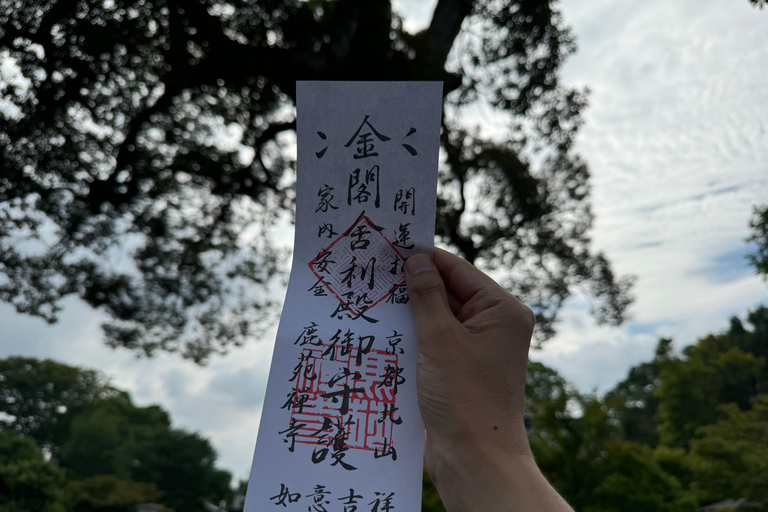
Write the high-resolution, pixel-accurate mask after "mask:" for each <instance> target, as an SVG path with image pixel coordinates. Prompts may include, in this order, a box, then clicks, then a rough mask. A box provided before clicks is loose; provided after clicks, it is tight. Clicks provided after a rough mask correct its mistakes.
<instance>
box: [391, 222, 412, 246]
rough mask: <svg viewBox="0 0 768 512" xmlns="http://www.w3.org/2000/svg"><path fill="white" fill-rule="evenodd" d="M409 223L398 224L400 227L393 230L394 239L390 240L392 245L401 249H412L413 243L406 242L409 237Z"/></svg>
mask: <svg viewBox="0 0 768 512" xmlns="http://www.w3.org/2000/svg"><path fill="white" fill-rule="evenodd" d="M410 225H411V223H410V222H407V223H405V224H400V228H399V229H398V230H397V231H395V241H394V242H392V245H394V246H395V247H400V248H401V249H413V244H408V242H409V241H410V239H411V230H410V229H409V226H410Z"/></svg>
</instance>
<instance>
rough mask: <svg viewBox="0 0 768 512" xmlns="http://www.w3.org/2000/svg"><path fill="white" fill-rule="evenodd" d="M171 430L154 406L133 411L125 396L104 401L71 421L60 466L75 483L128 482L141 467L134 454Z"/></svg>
mask: <svg viewBox="0 0 768 512" xmlns="http://www.w3.org/2000/svg"><path fill="white" fill-rule="evenodd" d="M170 428H171V421H170V418H169V417H168V413H166V412H165V411H164V410H163V409H161V408H160V407H158V406H156V405H155V406H149V407H136V406H135V405H133V403H132V402H131V400H130V398H129V397H128V395H127V394H124V395H121V396H119V397H115V398H112V399H109V400H104V401H101V402H98V403H95V404H92V405H91V406H90V407H88V408H87V409H85V410H83V411H82V412H80V413H79V414H77V415H76V416H75V417H74V418H73V419H72V421H71V423H70V430H69V433H68V435H67V437H66V440H65V441H64V442H63V443H62V445H61V447H60V450H59V462H60V464H61V465H62V467H64V468H66V470H67V476H68V477H69V478H70V479H74V480H82V479H85V478H88V477H92V476H96V475H115V476H116V477H118V478H121V479H129V478H132V477H134V466H136V465H137V464H139V463H141V460H139V459H137V456H136V453H137V451H138V450H141V449H143V445H144V444H146V443H152V442H153V438H154V437H155V436H157V435H158V434H159V433H160V432H164V431H167V430H170ZM136 480H139V481H145V482H146V481H151V480H142V479H136Z"/></svg>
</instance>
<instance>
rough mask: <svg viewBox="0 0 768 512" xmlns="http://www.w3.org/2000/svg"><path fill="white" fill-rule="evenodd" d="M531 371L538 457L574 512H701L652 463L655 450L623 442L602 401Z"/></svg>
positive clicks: (550, 373)
mask: <svg viewBox="0 0 768 512" xmlns="http://www.w3.org/2000/svg"><path fill="white" fill-rule="evenodd" d="M528 371H529V373H528V383H529V386H527V387H526V391H527V393H528V390H529V389H531V392H529V393H528V394H527V396H526V399H527V402H526V408H527V409H528V410H532V411H536V412H535V413H534V414H533V418H532V420H531V434H530V442H531V447H532V449H533V453H534V456H535V457H536V461H537V463H538V464H539V467H540V468H541V470H542V472H543V473H544V475H545V476H546V477H547V479H548V480H549V481H550V482H551V483H552V484H553V485H554V486H555V488H557V489H558V491H559V492H560V493H562V495H563V496H564V497H565V498H566V500H567V501H568V502H569V503H570V504H571V505H572V506H573V507H574V508H575V509H576V510H584V511H591V512H602V511H606V512H607V511H613V510H637V511H645V510H647V511H659V510H664V511H675V512H678V511H680V512H682V511H690V512H693V511H695V510H697V506H696V499H695V497H694V496H692V495H690V494H689V493H687V492H685V490H684V489H683V488H682V486H681V485H680V483H679V481H678V480H677V479H676V478H675V477H673V476H671V475H669V474H667V473H666V472H665V471H664V470H663V469H662V468H661V467H660V466H659V465H658V464H657V463H656V462H655V461H654V460H653V457H652V450H651V448H649V447H647V446H643V445H640V444H638V443H635V442H632V441H626V440H622V439H620V438H619V433H620V429H619V428H618V427H617V426H616V425H615V424H614V422H613V421H612V420H611V418H610V416H609V414H608V411H609V409H608V407H606V406H605V405H604V404H603V403H601V401H600V400H599V399H597V398H596V397H592V396H584V395H581V394H579V393H578V392H576V391H575V390H573V389H572V388H571V387H570V386H568V385H567V383H566V382H565V380H564V379H562V377H560V376H559V375H558V374H557V372H555V371H554V370H552V369H550V368H547V367H545V366H544V365H541V364H540V363H531V364H530V365H529V368H528ZM531 383H533V384H534V385H533V386H531V385H530V384H531Z"/></svg>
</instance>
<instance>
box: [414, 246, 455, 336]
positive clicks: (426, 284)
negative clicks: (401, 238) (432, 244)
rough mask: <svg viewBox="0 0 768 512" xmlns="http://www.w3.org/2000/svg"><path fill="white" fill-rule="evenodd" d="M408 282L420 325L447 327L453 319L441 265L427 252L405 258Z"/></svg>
mask: <svg viewBox="0 0 768 512" xmlns="http://www.w3.org/2000/svg"><path fill="white" fill-rule="evenodd" d="M405 282H406V288H407V290H408V297H409V299H410V302H411V308H412V309H413V315H414V317H415V319H416V328H417V329H418V330H419V331H421V330H422V329H424V328H427V329H430V328H434V327H439V326H443V327H445V325H446V322H448V321H450V320H453V313H451V309H450V306H449V304H448V294H447V293H446V291H445V284H444V283H443V278H442V277H441V276H440V272H438V271H437V267H435V264H434V263H433V262H432V258H430V257H429V256H428V255H426V254H414V255H413V256H411V257H410V258H408V259H407V260H406V261H405Z"/></svg>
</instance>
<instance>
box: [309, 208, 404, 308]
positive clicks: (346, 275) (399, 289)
mask: <svg viewBox="0 0 768 512" xmlns="http://www.w3.org/2000/svg"><path fill="white" fill-rule="evenodd" d="M403 262H404V258H403V256H402V254H400V252H399V251H398V250H397V248H395V247H394V246H393V245H392V243H391V242H390V241H389V240H388V239H387V237H386V236H384V233H383V228H381V227H379V226H377V225H376V224H374V223H373V222H372V221H371V219H369V218H368V217H366V216H365V212H363V213H362V214H360V216H359V217H358V218H357V220H356V221H355V222H354V224H352V226H350V227H349V229H347V230H346V231H345V232H344V233H343V234H342V235H341V236H339V237H338V238H337V239H336V240H334V241H333V242H332V243H331V245H329V246H328V247H326V248H325V249H323V250H322V251H320V254H318V255H317V257H315V259H313V260H312V261H310V262H309V268H310V270H311V271H312V273H313V274H315V276H316V277H317V278H318V282H317V283H316V284H315V286H314V287H313V288H316V287H319V286H322V287H324V288H325V289H327V290H328V292H330V293H331V294H332V295H333V296H334V297H336V298H337V299H338V300H339V302H340V303H341V304H340V305H339V306H338V307H337V309H336V312H335V313H334V315H331V316H337V315H338V316H339V317H341V315H342V314H343V313H347V314H348V315H349V316H350V317H352V318H357V317H360V316H362V315H363V314H364V313H365V312H366V311H368V310H370V309H371V308H372V307H373V306H375V305H376V304H378V303H380V302H381V301H382V300H384V299H386V298H387V297H388V296H390V295H391V294H393V293H398V294H402V293H403V291H404V286H405V277H404V274H403ZM398 302H400V301H398Z"/></svg>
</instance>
